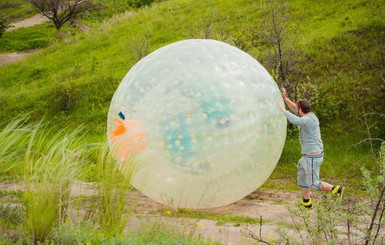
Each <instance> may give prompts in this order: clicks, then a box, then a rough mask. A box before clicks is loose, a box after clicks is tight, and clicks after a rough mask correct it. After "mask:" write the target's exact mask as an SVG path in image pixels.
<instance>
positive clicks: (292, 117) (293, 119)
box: [276, 102, 306, 126]
mask: <svg viewBox="0 0 385 245" xmlns="http://www.w3.org/2000/svg"><path fill="white" fill-rule="evenodd" d="M276 105H277V106H278V108H279V109H280V110H281V111H282V112H283V114H284V115H285V116H286V117H287V119H288V120H289V121H290V122H291V123H293V124H295V125H299V126H304V125H305V123H306V121H305V119H304V118H302V117H297V116H296V115H294V114H292V113H290V112H288V111H287V110H286V109H285V107H284V106H283V105H282V104H281V103H280V102H277V104H276Z"/></svg>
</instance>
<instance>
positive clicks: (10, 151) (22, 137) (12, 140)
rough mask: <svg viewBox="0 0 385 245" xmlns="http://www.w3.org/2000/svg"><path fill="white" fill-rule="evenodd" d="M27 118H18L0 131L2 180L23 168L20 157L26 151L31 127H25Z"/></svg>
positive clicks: (0, 172) (0, 173)
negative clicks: (15, 170) (19, 167)
mask: <svg viewBox="0 0 385 245" xmlns="http://www.w3.org/2000/svg"><path fill="white" fill-rule="evenodd" d="M25 121H26V118H16V119H14V120H12V121H10V122H9V123H8V124H7V125H6V126H5V127H4V128H3V129H2V130H1V131H0V179H4V178H7V177H8V174H9V173H10V172H11V171H12V170H14V169H15V168H17V167H18V166H22V164H20V163H22V158H20V155H21V153H22V150H25V148H26V146H27V143H28V137H29V135H30V132H31V126H28V125H25Z"/></svg>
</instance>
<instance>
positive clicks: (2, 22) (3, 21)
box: [0, 14, 9, 37]
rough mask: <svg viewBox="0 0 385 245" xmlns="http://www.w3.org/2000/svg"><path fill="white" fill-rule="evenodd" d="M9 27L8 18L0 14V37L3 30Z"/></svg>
mask: <svg viewBox="0 0 385 245" xmlns="http://www.w3.org/2000/svg"><path fill="white" fill-rule="evenodd" d="M8 27H9V23H8V19H7V18H6V17H5V15H3V14H0V37H2V36H3V33H4V32H5V30H6V29H7V28H8Z"/></svg>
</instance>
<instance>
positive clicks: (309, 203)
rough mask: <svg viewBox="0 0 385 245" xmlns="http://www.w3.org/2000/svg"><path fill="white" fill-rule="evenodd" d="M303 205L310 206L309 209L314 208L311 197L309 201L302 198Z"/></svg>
mask: <svg viewBox="0 0 385 245" xmlns="http://www.w3.org/2000/svg"><path fill="white" fill-rule="evenodd" d="M301 204H302V206H304V207H305V208H308V209H312V208H313V204H312V202H311V198H310V199H309V201H307V202H305V199H303V198H302V203H301Z"/></svg>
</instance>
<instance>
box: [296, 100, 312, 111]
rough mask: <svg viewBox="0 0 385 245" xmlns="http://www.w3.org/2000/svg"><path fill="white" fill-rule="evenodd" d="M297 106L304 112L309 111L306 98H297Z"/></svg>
mask: <svg viewBox="0 0 385 245" xmlns="http://www.w3.org/2000/svg"><path fill="white" fill-rule="evenodd" d="M297 106H298V107H299V108H301V110H302V112H303V113H305V114H306V113H309V112H310V103H309V101H307V100H306V99H303V100H298V102H297ZM299 108H298V109H299Z"/></svg>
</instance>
